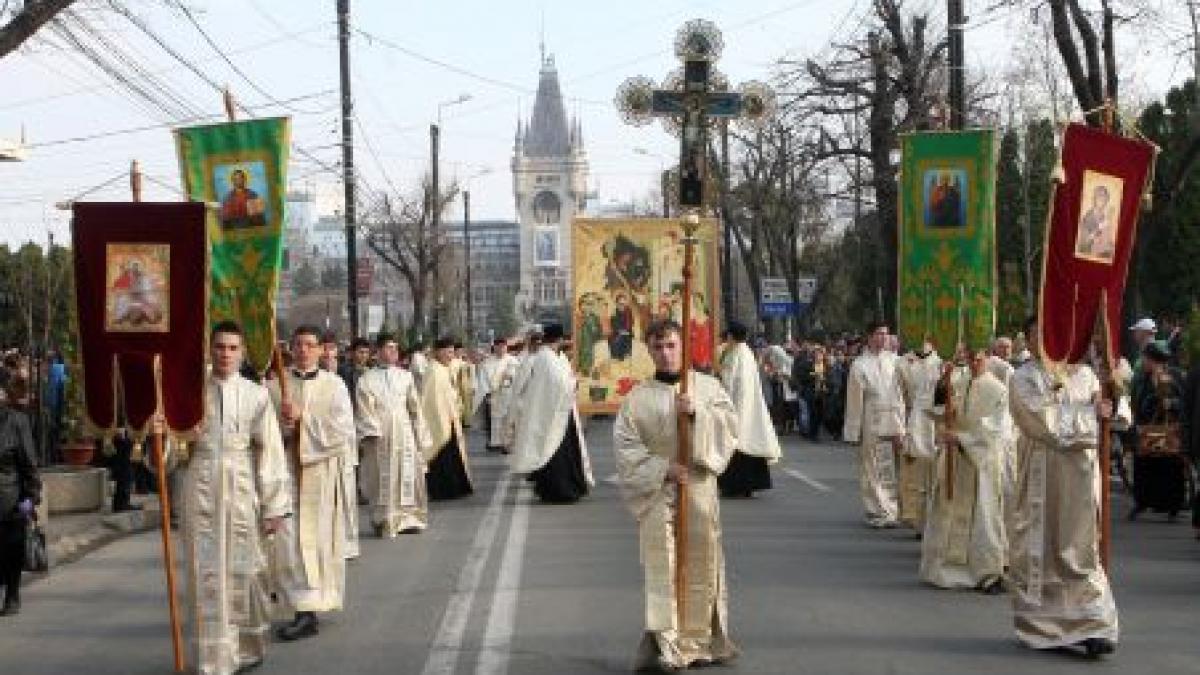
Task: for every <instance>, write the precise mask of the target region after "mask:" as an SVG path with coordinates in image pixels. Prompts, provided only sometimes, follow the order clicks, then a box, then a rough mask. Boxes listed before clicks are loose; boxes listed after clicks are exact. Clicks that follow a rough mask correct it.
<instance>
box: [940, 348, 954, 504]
mask: <svg viewBox="0 0 1200 675" xmlns="http://www.w3.org/2000/svg"><path fill="white" fill-rule="evenodd" d="M957 361H958V355H955V356H954V357H953V358H951V359H950V363H948V364H946V366H945V367H943V368H942V381H941V386H942V391H944V392H946V394H945V396H946V403H945V407H944V408H943V410H944V413H943V414H942V424H943V425H944V427H945V428H944V430H943V434H944V437H945V439H946V442H945V444H944V446H945V447H944V448H943V451H944V452H945V453H946V501H954V453H955V452H956V451H957V450H958V444H957V443H956V442H955V440H954V438H953V437H952V436H951V434H952V431H951V430H952V429H954V425H955V424H956V423H957V421H958V410H956V409H955V406H954V368H955V364H956V363H957Z"/></svg>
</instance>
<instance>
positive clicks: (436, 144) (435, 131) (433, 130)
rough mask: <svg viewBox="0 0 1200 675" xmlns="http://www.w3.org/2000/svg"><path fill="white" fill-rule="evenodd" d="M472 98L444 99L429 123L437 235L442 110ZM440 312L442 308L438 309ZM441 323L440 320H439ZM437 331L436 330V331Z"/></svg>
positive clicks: (439, 227) (435, 282)
mask: <svg viewBox="0 0 1200 675" xmlns="http://www.w3.org/2000/svg"><path fill="white" fill-rule="evenodd" d="M470 100H471V95H470V94H465V93H464V94H459V95H458V96H457V97H455V98H452V99H450V100H449V101H442V102H441V103H438V104H437V124H431V125H429V154H430V163H431V165H432V166H431V169H430V172H429V182H430V184H431V186H430V187H431V190H432V193H433V194H432V195H431V197H430V200H429V208H431V209H433V232H434V234H435V235H437V234H440V233H441V231H442V193H441V185H440V184H439V182H438V169H439V168H440V167H439V161H438V153H439V151H440V150H441V136H442V110H444V109H445V108H449V107H450V106H455V105H459V104H461V103H466V102H467V101H470ZM438 267H439V266H438V265H435V266H434V268H433V287H434V288H436V289H438V292H439V293H440V292H441V290H440V287H441V275H440V274H439V273H438ZM436 311H438V312H440V311H441V310H440V309H439V310H436ZM439 323H440V322H439ZM435 332H436V331H435Z"/></svg>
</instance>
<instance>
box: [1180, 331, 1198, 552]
mask: <svg viewBox="0 0 1200 675" xmlns="http://www.w3.org/2000/svg"><path fill="white" fill-rule="evenodd" d="M1189 346H1190V349H1188V350H1187V351H1188V354H1187V355H1186V358H1187V365H1188V369H1189V370H1188V374H1187V378H1186V379H1185V380H1184V384H1183V415H1182V416H1181V423H1182V424H1181V429H1180V439H1181V441H1182V442H1183V450H1184V452H1186V453H1188V456H1190V457H1191V460H1192V471H1193V475H1197V477H1200V475H1198V474H1200V343H1193V344H1191V345H1189ZM1192 529H1193V530H1194V531H1195V533H1196V539H1200V481H1197V485H1196V494H1194V495H1192Z"/></svg>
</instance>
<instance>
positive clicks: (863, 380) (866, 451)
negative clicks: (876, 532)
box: [843, 350, 905, 527]
mask: <svg viewBox="0 0 1200 675" xmlns="http://www.w3.org/2000/svg"><path fill="white" fill-rule="evenodd" d="M899 361H900V358H899V357H898V356H896V355H895V354H894V353H892V352H889V351H887V350H881V351H879V352H878V353H873V352H870V351H867V352H864V353H863V354H862V355H860V356H859V357H858V358H857V359H855V360H854V363H853V364H852V365H851V366H850V373H849V374H848V375H847V377H846V421H845V427H844V429H843V435H844V437H845V439H846V442H847V443H860V444H861V445H860V448H861V452H860V458H861V459H860V462H859V486H860V488H861V492H862V501H863V510H864V511H865V512H866V521H867V524H868V525H871V526H872V527H890V526H893V525H895V524H896V522H897V519H898V518H899V503H898V495H897V493H896V458H895V448H894V446H893V444H892V439H894V438H897V437H901V436H904V433H905V431H904V394H903V392H902V389H901V386H900V373H899V368H898V366H899Z"/></svg>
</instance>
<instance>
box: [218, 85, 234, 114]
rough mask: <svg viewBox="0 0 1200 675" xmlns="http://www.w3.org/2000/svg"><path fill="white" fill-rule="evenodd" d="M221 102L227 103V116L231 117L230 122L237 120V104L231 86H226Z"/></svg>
mask: <svg viewBox="0 0 1200 675" xmlns="http://www.w3.org/2000/svg"><path fill="white" fill-rule="evenodd" d="M221 102H222V103H224V104H225V117H227V118H229V121H230V122H236V121H237V105H236V103H235V102H234V100H233V92H232V91H230V90H229V87H225V91H224V93H222V94H221Z"/></svg>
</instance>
